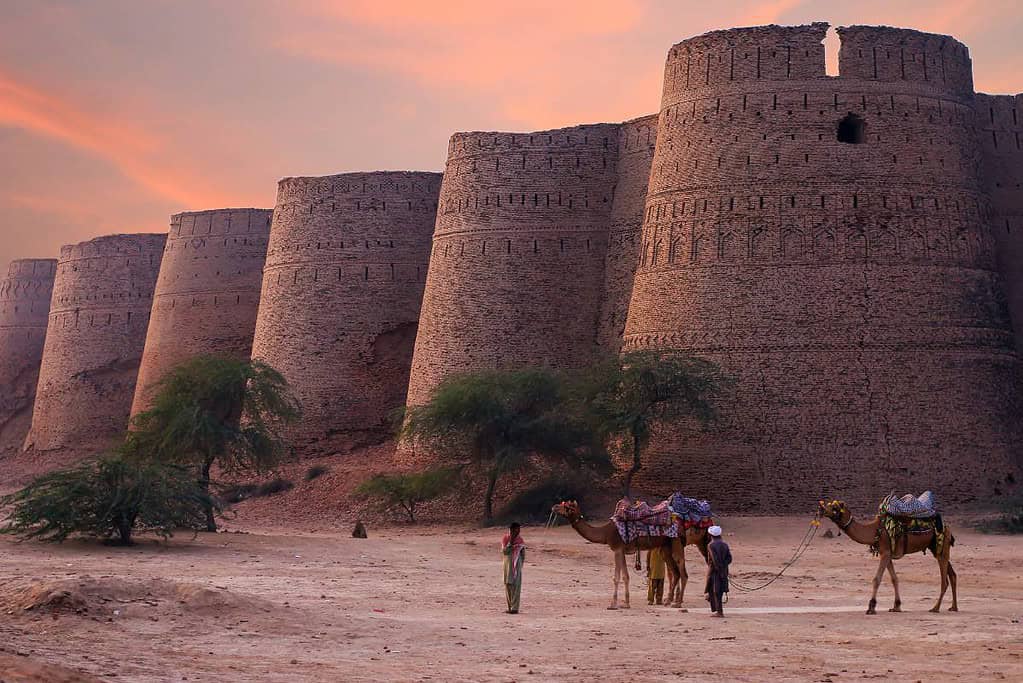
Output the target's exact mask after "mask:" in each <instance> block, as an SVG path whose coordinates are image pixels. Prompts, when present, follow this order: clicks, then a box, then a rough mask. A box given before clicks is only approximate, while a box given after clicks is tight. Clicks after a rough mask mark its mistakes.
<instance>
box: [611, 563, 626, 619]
mask: <svg viewBox="0 0 1023 683" xmlns="http://www.w3.org/2000/svg"><path fill="white" fill-rule="evenodd" d="M614 558H615V569H614V579H613V580H614V585H615V590H614V594H613V595H612V596H611V605H610V606H609V607H608V609H618V583H619V582H620V581H621V580H622V569H623V567H624V566H625V551H624V550H616V551H614Z"/></svg>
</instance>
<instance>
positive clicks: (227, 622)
mask: <svg viewBox="0 0 1023 683" xmlns="http://www.w3.org/2000/svg"><path fill="white" fill-rule="evenodd" d="M806 523H807V522H806V520H805V519H793V518H787V519H777V518H736V519H725V520H724V525H725V526H726V530H727V531H728V532H729V535H728V536H727V540H728V541H729V543H730V544H731V545H732V549H733V554H734V555H735V558H736V559H735V564H734V565H733V569H734V571H735V572H736V573H737V574H738V576H739V578H740V579H741V580H744V581H746V582H748V583H755V582H756V581H757V580H758V577H760V576H761V574H762V573H763V574H766V573H767V572H771V571H775V570H777V569H778V568H779V567H780V565H781V563H782V562H783V561H784V560H785V559H786V557H787V556H788V555H789V554H790V553H791V551H792V548H793V546H794V545H795V543H796V542H797V541H798V539H799V538H800V536H801V535H802V533H803V531H804V530H805V528H806ZM953 524H954V521H953ZM955 526H956V527H957V528H956V537H957V545H956V547H955V548H954V549H953V558H954V562H955V564H956V567H957V569H958V572H959V576H960V586H961V596H960V608H961V610H962V611H961V612H960V613H958V614H953V613H947V612H942V613H941V614H938V615H935V614H931V613H928V612H927V611H926V610H927V609H928V608H929V607H930V606H931V604H932V601H933V599H934V598H935V597H936V590H937V570H936V564H935V562H934V560H933V559H932V558H931V557H930V556H927V557H926V558H925V557H923V556H914V557H911V558H907V559H904V560H902V561H900V562H899V564H898V567H899V575H900V579H901V583H902V591H903V600H904V607H905V609H906V610H907V611H906V612H905V613H903V614H889V613H887V612H883V613H881V614H879V615H877V616H873V617H868V616H865V615H864V614H863V613H862V612H863V609H864V607H865V604H866V601H867V597H868V593H867V591H868V583H869V580H870V578H871V576H872V575H873V568H874V567H875V561H874V560H873V558H871V557H870V556H869V554H868V553H867V550H866V548H865V547H864V546H858V545H856V544H854V543H853V542H851V541H849V540H848V539H846V538H836V539H823V538H821V537H820V536H818V538H817V540H816V541H815V542H814V544H813V546H812V547H811V548H810V550H809V552H807V554H806V555H805V556H804V558H803V559H802V560H801V561H800V563H799V564H797V565H796V566H795V567H793V568H792V569H791V570H790V573H791V576H788V575H787V576H786V577H784V578H783V579H781V580H780V581H778V582H777V583H775V584H774V585H772V586H771V587H770V588H769V589H767V590H766V591H762V592H759V593H754V594H741V593H733V594H732V600H731V602H730V603H729V604H728V605H727V608H726V611H727V612H728V614H729V616H728V618H727V619H724V620H717V619H711V618H709V613H708V611H707V610H706V607H705V605H706V603H705V602H704V601H703V600H702V598H701V596H700V595H698V593H699V591H698V590H697V589H696V588H693V590H691V591H689V593H688V596H687V599H686V606H687V607H688V608H689V609H690V610H691V611H690V612H688V613H679V612H678V611H676V610H672V609H669V608H655V607H648V606H647V605H646V601H645V580H644V579H643V578H642V577H638V578H635V579H634V582H633V590H632V595H633V609H632V610H628V611H626V610H620V611H616V612H609V611H607V610H605V609H604V608H605V607H606V606H607V603H608V599H609V597H610V578H609V577H610V571H609V567H610V563H609V556H608V553H607V552H604V551H602V549H601V548H598V547H596V546H591V545H588V544H586V543H585V542H584V541H583V540H582V539H581V538H579V537H577V536H576V535H575V534H574V532H573V531H571V530H570V529H564V528H562V529H557V530H553V531H544V530H542V529H526V531H525V534H524V535H525V537H526V540H527V542H528V545H529V547H530V552H529V557H528V562H527V566H526V574H525V586H524V590H523V613H522V614H520V615H518V616H510V615H506V614H504V613H503V609H504V606H503V604H502V603H503V595H502V589H501V586H500V557H499V553H498V551H497V547H496V546H497V543H498V540H499V536H500V531H497V530H494V531H486V532H481V531H479V530H468V531H464V530H458V529H451V528H446V527H423V528H419V529H415V530H411V531H408V530H404V529H401V528H391V529H385V530H380V531H377V530H375V529H372V528H371V529H370V533H371V535H372V536H373V538H371V539H369V540H366V541H359V540H355V539H351V538H346V537H342V536H334V535H325V534H324V535H305V536H298V537H289V536H286V535H284V534H282V533H280V532H268V531H263V532H258V533H257V532H256V530H251V531H252V533H247V534H234V533H226V534H217V535H203V536H200V537H198V538H197V539H195V540H194V541H193V540H191V539H189V538H188V537H181V538H177V539H175V540H174V541H173V542H172V543H171V544H170V545H169V546H154V545H151V544H148V543H147V544H146V545H145V546H142V547H136V548H131V549H124V550H120V549H111V548H104V547H101V546H95V545H88V544H83V543H69V544H65V545H63V546H56V547H51V546H43V545H39V544H15V543H13V542H11V541H10V540H0V586H3V587H4V588H3V589H2V590H0V601H2V600H3V599H4V598H5V596H6V597H7V599H8V603H7V604H8V607H7V610H6V611H9V612H11V613H9V614H5V613H3V612H0V645H2V646H4V647H5V649H7V650H9V651H17V652H19V653H21V654H23V655H27V656H28V657H30V658H31V659H34V660H38V661H41V662H46V663H50V664H60V665H63V666H68V667H72V668H74V669H78V670H81V671H84V672H87V673H90V674H93V675H96V676H98V677H100V678H101V679H103V680H120V681H182V680H191V681H197V680H201V681H234V680H237V681H241V680H245V681H364V680H365V681H425V680H434V681H529V680H536V681H550V680H558V681H594V680H623V679H628V680H644V681H656V680H677V679H678V678H679V677H681V678H683V679H684V680H711V679H712V678H713V679H714V680H718V681H720V680H734V681H765V680H770V681H812V680H832V681H841V680H852V679H869V678H876V679H882V680H899V681H917V680H921V681H939V680H953V679H956V678H960V677H963V679H964V680H1002V679H1004V680H1023V632H1021V626H1020V624H1019V623H1018V621H1019V619H1020V617H1021V615H1023V563H1021V562H1020V558H1021V557H1023V552H1021V551H1023V539H1021V538H1016V539H1013V538H1008V537H999V536H984V535H980V534H975V533H972V532H969V531H966V530H964V529H961V528H958V525H955ZM824 528H827V527H824ZM762 529H769V530H770V531H769V532H767V533H763V532H762V531H761V530H762ZM688 558H689V566H690V572H691V574H693V575H694V576H695V577H696V578H695V579H694V583H693V584H691V586H697V585H699V584H701V583H702V581H701V580H702V576H703V569H702V566H700V563H699V556H698V555H697V554H696V552H695V550H693V549H690V550H689V551H688ZM65 579H67V580H70V581H68V583H69V584H74V585H79V584H80V585H82V586H87V587H88V589H86V588H83V589H82V590H89V591H93V594H91V595H92V598H91V599H92V603H91V604H90V606H89V610H88V612H86V613H84V614H75V613H73V612H71V611H67V610H63V611H56V612H53V610H51V609H49V608H42V609H39V610H33V611H29V612H25V611H22V610H20V609H11V607H10V601H11V598H10V596H11V595H14V594H15V593H16V592H17V590H16V589H23V588H24V587H25V586H26V585H30V584H31V583H32V581H36V580H46V581H55V580H65ZM61 585H65V584H61ZM117 586H121V589H120V592H118V591H117V590H115V588H116V587H117ZM104 587H109V588H110V593H109V596H108V598H109V600H110V601H109V602H102V600H99V601H98V602H97V599H96V596H97V595H101V594H102V591H103V590H104ZM199 587H205V588H206V589H208V590H205V591H200V590H199ZM175 590H177V591H178V592H177V593H175V592H174V591H175ZM96 591H99V592H98V593H97V592H96ZM146 593H148V595H147V594H146ZM182 596H184V598H183V597H182ZM949 597H950V596H949ZM880 601H881V604H880V605H879V607H883V608H885V609H887V607H889V606H890V603H891V589H890V587H888V586H886V587H884V588H882V593H881V596H880ZM947 604H949V603H946V606H947ZM114 610H117V611H118V614H117V615H116V616H115V615H114ZM51 612H53V613H52V614H51ZM2 678H3V677H2V676H0V680H2Z"/></svg>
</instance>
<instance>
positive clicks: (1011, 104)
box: [974, 95, 1023, 351]
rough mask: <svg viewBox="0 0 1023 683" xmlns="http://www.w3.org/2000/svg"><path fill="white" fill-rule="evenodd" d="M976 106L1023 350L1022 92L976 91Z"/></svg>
mask: <svg viewBox="0 0 1023 683" xmlns="http://www.w3.org/2000/svg"><path fill="white" fill-rule="evenodd" d="M974 109H975V111H976V122H977V128H978V134H979V137H980V146H981V149H982V151H983V153H984V170H985V183H986V190H987V192H988V195H989V196H990V198H991V230H992V233H993V234H994V239H995V244H996V245H997V249H996V251H997V254H998V265H999V269H1000V271H1001V273H1002V277H1003V281H1004V285H1005V293H1006V295H1007V297H1008V301H1009V310H1010V311H1011V312H1012V318H1013V320H1014V321H1015V323H1016V347H1017V349H1019V350H1020V351H1023V95H1015V96H1013V95H977V99H976V102H975V105H974Z"/></svg>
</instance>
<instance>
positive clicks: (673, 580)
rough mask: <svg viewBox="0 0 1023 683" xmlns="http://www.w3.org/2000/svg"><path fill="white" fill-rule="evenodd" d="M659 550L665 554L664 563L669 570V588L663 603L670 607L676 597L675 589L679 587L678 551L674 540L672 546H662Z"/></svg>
mask: <svg viewBox="0 0 1023 683" xmlns="http://www.w3.org/2000/svg"><path fill="white" fill-rule="evenodd" d="M659 552H661V553H663V554H664V565H665V568H666V569H667V570H668V590H667V591H665V593H664V599H663V600H662V602H661V604H663V605H664V606H665V607H670V606H671V603H672V602H673V601H674V599H675V589H676V588H677V587H678V553H677V549H676V547H675V543H674V542H673V543H672V545H671V547H670V548H661V549H660V551H659Z"/></svg>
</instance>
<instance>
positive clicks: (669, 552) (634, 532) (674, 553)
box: [552, 494, 713, 609]
mask: <svg viewBox="0 0 1023 683" xmlns="http://www.w3.org/2000/svg"><path fill="white" fill-rule="evenodd" d="M672 501H676V502H677V503H678V504H680V505H685V504H686V503H684V502H683V501H688V502H689V503H692V504H693V505H690V506H689V508H686V509H685V510H682V511H681V514H679V512H676V511H675V510H673V509H672V508H671V502H672ZM704 510H705V511H706V514H705V515H703V516H699V515H700V514H701V513H702V511H704ZM552 512H553V513H554V514H557V515H559V516H561V517H564V518H565V519H567V520H568V521H569V524H571V525H572V528H573V529H575V531H576V533H578V534H579V535H580V536H582V537H583V538H585V539H586V540H587V541H589V542H590V543H598V544H600V545H606V546H608V547H609V548H611V552H612V553H613V554H614V593H613V594H612V597H611V605H610V606H609V607H608V609H618V608H619V603H618V588H619V584H620V583H624V589H625V590H624V594H625V595H624V597H625V599H624V601H623V603H622V605H621V607H622V608H624V609H628V608H629V607H630V602H629V567H628V562H626V556H627V555H633V554H635V553H637V552H642V551H643V550H653V551H655V552H660V553H661V555H662V557H664V561H665V569H666V570H667V573H668V591H667V599H666V600H665V605H669V606H674V607H681V606H682V599H683V596H684V594H685V588H686V583H687V582H688V578H689V576H688V573H687V572H686V558H685V546H687V545H695V546H696V547H697V548H699V550H700V553H701V554H702V555H703V557H704V559H705V560H706V558H707V544H708V543H709V538H708V536H707V529H708V528H709V527H710V526H712V525H713V519H711V517H710V506H709V505H708V504H707V503H706V501H693V499H687V498H681V497H678V494H676V495H675V496H673V497H672V499H669V500H666V501H663V502H662V503H659V504H658V505H656V506H654V507H650V506H649V505H647V504H646V503H643V502H638V503H631V502H630V501H628V500H622V501H620V502H619V503H618V506H617V507H616V508H615V514H614V515H613V516H612V517H611V520H610V521H609V522H607V523H605V524H601V525H599V526H597V525H593V524H590V523H588V522H586V521H585V519H584V517H583V515H582V512H581V511H580V509H579V503H577V502H576V501H574V500H573V501H563V502H561V503H558V504H557V505H555V506H554V507H553V508H552Z"/></svg>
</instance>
